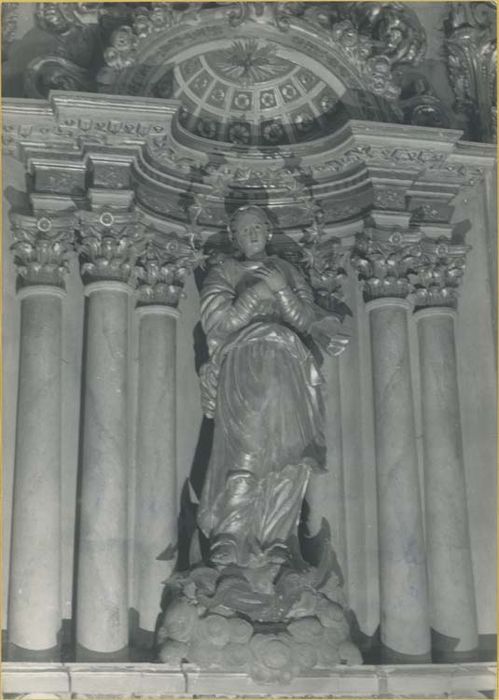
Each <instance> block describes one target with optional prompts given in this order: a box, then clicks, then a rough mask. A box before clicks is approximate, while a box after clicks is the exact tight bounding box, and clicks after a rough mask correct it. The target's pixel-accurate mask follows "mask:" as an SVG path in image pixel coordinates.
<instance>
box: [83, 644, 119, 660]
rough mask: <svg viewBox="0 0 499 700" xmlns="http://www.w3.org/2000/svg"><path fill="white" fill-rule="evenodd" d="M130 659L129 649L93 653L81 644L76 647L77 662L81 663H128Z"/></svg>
mask: <svg viewBox="0 0 499 700" xmlns="http://www.w3.org/2000/svg"><path fill="white" fill-rule="evenodd" d="M129 658H130V649H129V647H123V649H118V650H117V651H105V652H104V651H93V650H92V649H87V648H86V647H84V646H82V645H81V644H77V645H76V661H77V662H81V663H89V662H90V663H93V662H97V663H112V662H113V661H118V662H119V661H128V660H129Z"/></svg>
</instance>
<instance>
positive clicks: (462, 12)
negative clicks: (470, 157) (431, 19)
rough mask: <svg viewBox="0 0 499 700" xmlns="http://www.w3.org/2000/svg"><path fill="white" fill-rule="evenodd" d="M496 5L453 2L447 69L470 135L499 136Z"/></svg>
mask: <svg viewBox="0 0 499 700" xmlns="http://www.w3.org/2000/svg"><path fill="white" fill-rule="evenodd" d="M495 13H496V6H495V3H493V2H482V1H481V0H480V1H479V2H469V3H454V2H453V3H451V9H450V14H449V19H448V22H447V38H446V41H445V48H446V52H447V69H448V74H449V79H450V82H451V85H452V87H453V90H454V94H455V96H456V102H455V108H456V109H457V111H459V112H462V113H464V115H465V117H466V118H467V122H468V128H469V136H470V137H471V138H474V139H478V140H483V141H492V142H493V141H494V140H495V138H496V135H497V87H496V73H497V52H496V36H495V26H496V20H495Z"/></svg>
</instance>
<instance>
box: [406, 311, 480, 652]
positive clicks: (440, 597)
mask: <svg viewBox="0 0 499 700" xmlns="http://www.w3.org/2000/svg"><path fill="white" fill-rule="evenodd" d="M455 314H456V312H455V311H454V310H453V309H451V308H445V307H430V308H425V309H421V310H420V311H418V312H417V313H416V315H415V318H416V319H417V321H418V338H419V357H420V365H421V400H422V419H423V450H424V471H425V503H426V549H427V559H428V571H429V590H430V610H431V626H432V629H433V631H434V640H433V648H434V652H435V653H436V654H437V655H439V656H440V657H442V656H444V657H445V656H448V657H452V656H453V655H454V657H455V656H457V657H458V656H459V653H460V652H462V653H463V654H464V653H467V656H468V657H469V653H470V652H471V651H473V650H474V649H476V647H477V644H478V636H477V620H476V606H475V594H474V586H473V573H472V561H471V552H470V540H469V531H468V514H467V503H466V484H465V476H464V464H463V452H462V443H461V417H460V410H459V393H458V385H457V368H456V352H455V339H454V317H455Z"/></svg>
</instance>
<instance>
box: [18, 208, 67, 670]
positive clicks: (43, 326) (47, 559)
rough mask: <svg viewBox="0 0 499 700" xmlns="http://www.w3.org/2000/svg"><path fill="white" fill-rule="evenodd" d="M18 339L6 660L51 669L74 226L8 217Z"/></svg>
mask: <svg viewBox="0 0 499 700" xmlns="http://www.w3.org/2000/svg"><path fill="white" fill-rule="evenodd" d="M11 220H12V225H13V232H14V244H13V246H12V247H13V250H14V257H15V262H16V264H17V266H18V271H19V288H18V293H19V298H20V300H21V333H20V349H19V389H18V399H17V426H16V453H15V475H14V500H13V515H12V520H13V522H12V544H11V566H10V581H9V606H8V621H7V622H8V639H9V649H8V654H9V658H11V659H15V660H22V661H36V660H40V661H42V660H43V661H56V660H59V655H60V632H61V623H62V619H61V617H62V615H61V592H60V567H61V548H60V547H61V511H60V489H61V361H62V299H63V297H64V294H65V291H64V281H63V278H64V274H65V272H66V265H67V262H66V261H67V256H68V254H69V251H70V246H71V234H72V231H73V229H74V222H73V219H72V218H70V217H68V216H62V217H61V216H58V217H55V216H54V217H49V216H45V215H43V216H40V217H39V218H33V217H27V216H19V215H13V216H12V217H11Z"/></svg>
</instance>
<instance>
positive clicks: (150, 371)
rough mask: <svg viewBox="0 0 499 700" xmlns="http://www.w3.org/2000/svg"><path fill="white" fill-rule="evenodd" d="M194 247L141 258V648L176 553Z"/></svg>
mask: <svg viewBox="0 0 499 700" xmlns="http://www.w3.org/2000/svg"><path fill="white" fill-rule="evenodd" d="M190 254H191V252H190V249H189V247H186V246H185V244H182V243H181V242H180V241H178V240H176V239H175V238H174V237H171V236H167V235H163V236H162V237H161V236H159V235H158V236H157V237H156V238H154V237H151V238H150V239H149V241H148V243H147V246H146V248H145V250H144V251H143V253H141V255H140V256H139V258H138V259H137V266H136V271H137V277H138V301H137V312H136V313H137V318H138V326H139V348H138V368H139V369H138V371H139V374H138V403H137V453H136V455H137V458H136V465H137V479H136V483H137V487H136V492H137V497H136V498H137V500H136V550H135V571H136V579H137V612H138V616H139V619H138V629H137V630H136V643H137V644H138V645H139V646H148V645H150V643H151V642H152V639H153V633H154V629H155V626H156V620H157V616H158V613H159V611H160V602H161V594H162V589H163V586H162V584H163V582H164V581H165V579H167V578H168V577H169V575H170V574H171V573H172V571H173V568H174V566H175V563H176V551H177V517H178V504H177V454H176V447H177V445H176V431H177V422H176V399H177V376H176V335H177V318H178V316H179V312H178V310H177V306H178V303H179V299H180V297H181V296H182V294H183V292H182V287H183V283H184V279H185V276H186V274H187V272H188V266H189V265H190V263H191V261H190Z"/></svg>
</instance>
